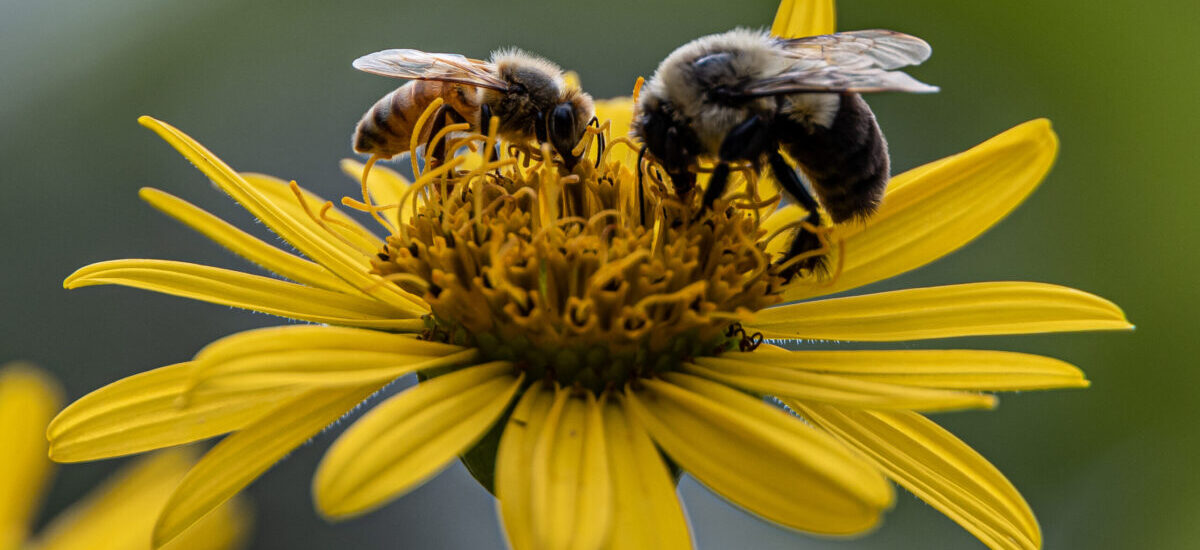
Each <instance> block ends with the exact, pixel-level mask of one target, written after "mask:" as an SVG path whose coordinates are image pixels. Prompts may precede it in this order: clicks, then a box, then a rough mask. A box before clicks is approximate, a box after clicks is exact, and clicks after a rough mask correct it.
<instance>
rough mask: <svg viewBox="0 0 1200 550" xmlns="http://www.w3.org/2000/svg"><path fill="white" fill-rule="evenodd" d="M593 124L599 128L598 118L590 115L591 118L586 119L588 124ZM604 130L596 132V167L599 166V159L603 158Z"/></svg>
mask: <svg viewBox="0 0 1200 550" xmlns="http://www.w3.org/2000/svg"><path fill="white" fill-rule="evenodd" d="M592 125H595V126H596V129H597V130H600V119H598V118H596V117H595V115H593V116H592V120H589V121H588V126H592ZM604 147H605V144H604V132H603V131H601V132H599V133H597V134H596V168H599V167H600V160H601V159H603V158H604Z"/></svg>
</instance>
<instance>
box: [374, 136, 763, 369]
mask: <svg viewBox="0 0 1200 550" xmlns="http://www.w3.org/2000/svg"><path fill="white" fill-rule="evenodd" d="M605 133H606V129H597V128H592V129H591V131H589V133H588V135H587V137H585V140H584V142H583V143H581V144H580V147H579V148H577V150H583V151H584V154H585V155H587V154H588V150H589V149H592V151H590V153H591V154H592V155H593V157H592V158H594V162H581V163H579V164H578V165H576V166H575V167H574V168H573V169H572V170H571V171H567V170H566V169H565V168H564V167H563V165H562V163H561V162H559V161H558V160H557V159H556V158H555V157H553V156H552V154H551V153H550V151H549V150H548V149H543V150H541V151H537V150H529V149H526V148H524V147H521V146H519V145H515V144H504V143H501V144H500V145H501V147H499V148H498V149H499V150H502V151H504V152H505V154H504V155H502V156H500V158H499V159H494V158H492V156H493V154H494V153H493V149H492V148H491V147H489V145H491V144H492V143H494V141H493V139H491V138H488V137H486V136H482V135H472V136H467V137H466V138H464V139H460V140H459V141H458V143H459V144H460V145H464V144H479V145H483V147H480V148H479V150H480V151H482V154H481V153H476V152H472V151H471V150H470V149H469V147H466V146H462V147H457V148H456V147H448V148H447V149H448V150H451V151H457V153H455V154H452V155H451V156H450V157H449V158H448V159H445V160H443V161H442V162H441V164H440V166H439V167H438V168H429V167H431V166H434V165H436V164H438V163H437V161H431V160H430V159H428V158H427V162H426V167H427V168H426V171H425V172H423V173H421V174H420V176H419V177H418V178H417V180H416V182H415V183H414V184H413V187H412V188H411V189H410V192H409V194H408V195H407V196H406V199H407V201H408V202H403V201H402V202H401V204H399V205H397V207H398V208H399V209H400V212H401V216H400V218H401V219H402V221H401V223H400V224H399V227H397V228H396V230H395V231H393V232H392V234H391V235H390V236H389V237H388V238H387V244H386V245H385V246H384V248H383V249H382V250H381V251H380V252H379V254H378V258H376V259H375V260H374V261H373V268H374V269H373V270H374V273H376V274H379V275H382V276H383V277H384V278H386V279H388V280H389V281H390V282H391V283H392V284H397V285H399V286H400V287H401V288H403V289H404V290H406V291H409V292H412V293H414V294H417V295H420V296H422V298H423V299H424V300H425V301H426V302H427V303H428V304H429V306H430V309H431V312H432V313H431V314H430V315H429V316H427V317H426V325H427V330H426V331H425V332H424V337H425V338H428V339H437V340H443V341H448V342H453V343H459V344H465V345H472V346H474V347H477V348H478V349H479V350H480V352H481V353H482V354H483V355H484V356H485V357H487V358H489V359H494V360H507V361H512V362H514V363H515V364H516V365H518V367H519V368H522V369H525V370H526V371H527V372H528V374H529V376H528V377H527V378H528V379H531V380H532V379H539V378H549V379H553V380H556V381H558V382H559V383H561V384H564V385H577V386H580V387H582V388H586V389H591V390H592V391H595V392H600V391H603V390H604V389H605V388H607V387H613V386H617V387H619V386H621V385H623V384H624V383H625V382H627V381H628V380H630V379H633V378H638V377H644V376H654V375H656V374H661V373H663V372H666V371H670V370H673V369H674V368H676V366H678V365H679V364H680V363H681V362H683V361H685V360H687V359H688V358H691V357H695V356H701V355H712V354H716V353H720V352H721V351H724V350H728V349H731V348H737V347H739V346H743V347H744V346H745V345H747V342H750V341H751V340H752V339H751V337H750V336H748V335H746V334H745V331H742V330H741V329H740V325H739V324H738V323H739V321H741V320H745V319H748V318H749V317H750V315H751V312H753V311H756V310H758V309H761V308H763V307H766V306H769V305H772V304H775V303H777V302H778V301H779V297H778V292H777V289H778V288H779V286H780V285H781V283H782V279H780V278H779V276H778V275H777V274H776V270H775V268H774V267H773V266H772V265H771V262H770V259H769V257H768V256H767V254H766V253H765V252H764V250H763V245H762V244H759V241H760V239H761V238H762V237H763V236H764V234H765V232H764V231H763V230H762V229H761V228H759V226H758V222H757V218H756V216H755V215H754V213H753V211H752V210H751V209H748V208H744V207H739V205H738V204H735V203H733V202H726V201H722V202H720V203H718V205H717V207H716V208H713V209H704V208H701V207H700V204H699V198H698V197H696V196H687V197H683V198H679V197H676V196H674V195H673V194H672V193H671V192H670V191H669V187H668V186H667V185H664V184H663V182H662V181H660V180H659V179H657V178H656V177H654V175H653V171H650V172H648V173H647V174H643V175H644V176H647V175H648V176H649V177H643V178H638V177H637V176H636V174H635V173H634V171H633V169H632V167H631V166H627V165H626V164H624V163H622V162H620V159H617V158H615V155H614V154H613V152H614V151H617V150H619V149H620V148H621V147H631V144H629V143H628V142H625V141H624V140H621V139H618V140H616V142H615V143H613V142H612V141H611V140H609V141H608V142H609V143H611V144H612V146H611V147H609V148H607V149H603V148H601V147H593V146H594V145H599V144H602V143H604V142H605V141H604V139H603V138H604V137H605V136H604V134H605ZM594 137H599V138H600V139H593V138H594ZM466 166H474V167H475V168H473V169H466V168H465V167H466Z"/></svg>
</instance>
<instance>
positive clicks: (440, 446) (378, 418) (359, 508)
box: [313, 362, 524, 518]
mask: <svg viewBox="0 0 1200 550" xmlns="http://www.w3.org/2000/svg"><path fill="white" fill-rule="evenodd" d="M512 374H513V366H512V364H511V363H507V362H496V363H487V364H485V365H479V366H475V367H468V368H465V369H462V370H459V371H455V372H453V373H450V374H446V375H443V376H438V377H436V378H433V379H430V380H427V381H425V382H422V383H421V384H419V385H418V386H417V387H415V388H412V389H410V390H408V391H406V392H404V393H401V394H399V395H396V396H394V397H392V398H390V399H388V400H387V401H384V402H383V403H380V404H379V405H378V406H376V407H375V408H374V409H372V410H371V412H368V413H367V414H366V415H365V416H363V417H362V418H361V419H359V420H358V421H357V422H355V423H354V425H353V426H351V427H350V429H348V430H346V432H345V433H343V434H342V435H341V437H339V438H338V440H337V441H336V442H334V444H333V446H332V447H330V448H329V451H328V452H327V453H325V458H324V459H322V460H321V465H320V466H319V467H318V468H317V474H316V476H315V477H314V478H313V498H314V499H315V501H316V504H317V509H318V510H320V511H321V513H322V514H325V515H326V516H328V517H331V518H343V517H347V516H352V515H357V514H361V513H364V512H367V511H369V510H373V509H375V508H378V507H379V506H382V505H383V504H385V503H387V502H388V501H389V500H391V499H393V498H396V497H398V496H400V495H402V494H404V493H405V492H407V491H409V490H411V489H413V488H414V487H416V486H417V485H418V484H420V483H421V482H423V481H425V480H426V479H428V478H430V477H432V476H433V475H434V474H436V473H437V472H439V471H441V470H442V469H443V468H445V467H446V465H447V464H449V462H450V461H451V460H453V459H454V457H456V456H458V455H459V454H460V453H461V452H462V451H464V450H465V449H467V448H468V447H470V446H471V445H472V444H474V443H475V442H476V441H478V440H479V438H481V437H483V434H485V433H487V431H488V430H489V429H490V428H491V427H492V424H494V423H495V422H496V420H497V419H498V418H499V417H500V415H501V414H503V413H504V410H505V409H506V408H508V404H509V402H510V401H512V398H513V396H514V395H516V392H517V389H518V388H520V386H521V382H522V380H524V375H521V376H513V375H512Z"/></svg>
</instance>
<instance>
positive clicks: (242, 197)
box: [138, 116, 427, 315]
mask: <svg viewBox="0 0 1200 550" xmlns="http://www.w3.org/2000/svg"><path fill="white" fill-rule="evenodd" d="M138 122H139V123H141V124H142V125H143V126H145V127H147V128H150V129H151V130H153V131H154V132H155V133H156V134H158V135H159V136H160V137H162V138H163V139H164V140H165V141H166V142H167V143H168V144H170V145H171V146H172V147H174V148H175V149H176V150H177V151H179V152H180V153H181V154H183V156H184V157H186V158H187V159H188V160H189V161H191V162H192V164H194V165H195V166H196V167H197V168H199V169H200V171H201V172H204V174H205V175H206V176H208V178H209V179H211V180H212V181H213V183H215V184H217V186H218V187H220V188H221V190H222V191H225V192H226V193H227V194H229V196H231V197H233V199H234V200H236V201H237V202H238V203H239V204H241V205H242V207H244V208H246V209H247V210H248V211H250V213H251V214H253V215H254V217H256V218H258V219H259V220H261V221H262V222H263V223H264V224H266V225H267V227H270V228H271V229H272V230H273V231H275V233H276V234H278V235H279V236H280V237H283V238H284V239H285V240H287V241H288V242H290V243H292V246H295V247H296V249H297V250H299V251H300V252H301V253H303V254H304V255H305V256H308V257H309V258H312V259H313V260H314V261H316V262H317V263H319V264H321V265H322V266H324V267H325V268H326V269H328V270H330V271H331V272H333V273H334V274H336V275H337V276H338V277H340V278H341V279H343V280H345V281H346V282H348V283H350V284H351V285H353V286H354V287H355V288H358V289H359V290H362V291H363V292H365V293H367V294H369V295H371V296H373V297H375V298H376V299H378V300H381V301H383V302H385V303H388V304H391V305H392V306H394V307H396V308H398V309H400V310H404V311H408V312H409V313H410V314H412V315H422V314H424V313H425V311H426V310H427V307H426V306H425V304H424V302H422V301H421V299H420V298H418V297H416V296H413V295H411V294H409V293H407V292H404V291H403V290H400V288H399V287H396V285H389V284H380V281H381V279H380V278H378V277H377V276H373V275H370V274H369V273H368V271H369V270H370V263H369V262H368V257H366V256H364V255H363V253H362V252H361V251H359V250H357V249H355V248H354V247H353V246H351V245H349V244H347V243H345V242H343V241H342V240H341V239H339V238H337V237H336V236H335V235H334V234H333V233H331V232H329V231H326V230H323V229H314V228H313V227H312V225H313V222H312V220H311V219H309V218H308V216H307V215H305V217H304V219H299V218H297V217H295V216H292V215H291V214H289V213H288V209H289V207H287V206H286V205H285V206H281V205H280V204H276V203H275V202H273V201H272V199H270V198H268V197H267V196H266V195H264V194H263V192H262V191H261V190H259V189H257V188H256V187H255V186H254V185H251V184H250V183H249V182H247V181H246V180H245V179H244V178H243V177H242V176H241V175H240V174H238V173H237V172H234V171H233V169H232V168H230V167H229V166H228V165H226V164H225V163H224V162H222V161H221V160H220V159H218V158H217V157H216V155H214V154H212V152H210V151H209V150H208V149H205V148H204V146H202V145H200V144H199V143H197V142H196V141H195V140H193V139H192V138H191V137H189V136H188V135H186V134H184V133H183V132H180V131H179V130H178V129H176V128H175V127H173V126H171V125H169V124H166V123H164V122H162V121H158V120H155V119H153V118H151V117H147V116H143V117H141V118H139V119H138Z"/></svg>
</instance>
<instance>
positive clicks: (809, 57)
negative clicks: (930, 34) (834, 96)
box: [779, 29, 933, 70]
mask: <svg viewBox="0 0 1200 550" xmlns="http://www.w3.org/2000/svg"><path fill="white" fill-rule="evenodd" d="M779 46H780V47H781V48H782V50H783V53H784V55H786V56H789V57H793V58H795V59H797V60H802V61H808V62H810V63H823V64H825V65H828V66H836V67H856V68H868V67H876V68H880V69H884V70H892V69H899V68H900V67H906V66H909V65H919V64H921V63H922V62H924V61H925V60H926V59H929V56H930V55H931V54H932V53H933V48H930V47H929V43H927V42H925V41H924V40H921V39H920V38H917V37H915V36H912V35H909V34H904V33H902V32H896V31H889V30H883V29H872V30H865V31H849V32H839V33H836V34H826V35H821V36H808V37H804V38H796V39H792V40H780V41H779Z"/></svg>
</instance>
